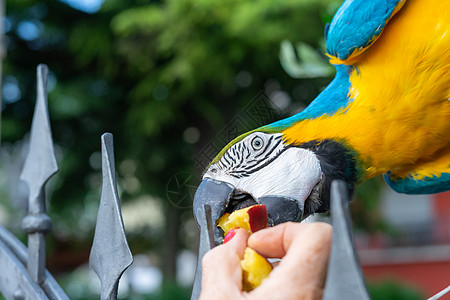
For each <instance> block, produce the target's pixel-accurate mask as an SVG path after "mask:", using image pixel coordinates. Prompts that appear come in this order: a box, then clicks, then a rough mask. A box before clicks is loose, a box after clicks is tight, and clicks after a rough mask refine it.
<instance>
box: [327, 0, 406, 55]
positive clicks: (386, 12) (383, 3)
mask: <svg viewBox="0 0 450 300" xmlns="http://www.w3.org/2000/svg"><path fill="white" fill-rule="evenodd" d="M399 2H400V0H370V1H368V0H347V1H345V2H344V3H343V4H342V5H341V7H340V8H339V9H338V11H337V12H336V14H335V16H334V18H333V20H332V21H331V25H330V29H329V31H328V36H327V39H326V41H327V52H328V54H330V55H332V56H334V57H337V58H339V59H342V60H345V59H347V58H348V57H349V56H350V55H351V54H352V53H353V51H354V50H355V49H357V48H366V47H368V46H370V44H371V43H372V42H373V40H374V38H376V37H377V36H379V35H380V34H381V32H382V30H383V28H384V26H385V25H386V23H387V22H388V21H389V18H390V17H391V15H392V13H393V11H394V10H395V7H396V6H397V4H398V3H399Z"/></svg>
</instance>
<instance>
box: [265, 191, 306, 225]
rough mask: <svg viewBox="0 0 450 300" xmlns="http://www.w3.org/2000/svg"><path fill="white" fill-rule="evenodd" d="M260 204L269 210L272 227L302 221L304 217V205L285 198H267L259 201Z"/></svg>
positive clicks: (268, 214)
mask: <svg viewBox="0 0 450 300" xmlns="http://www.w3.org/2000/svg"><path fill="white" fill-rule="evenodd" d="M258 202H259V204H264V205H265V206H266V208H267V216H268V217H269V222H272V224H269V225H272V226H275V225H278V224H281V223H284V222H289V221H293V222H295V221H300V219H301V218H302V215H303V203H302V202H299V201H297V200H295V199H292V198H289V197H283V196H265V197H261V198H259V199H258Z"/></svg>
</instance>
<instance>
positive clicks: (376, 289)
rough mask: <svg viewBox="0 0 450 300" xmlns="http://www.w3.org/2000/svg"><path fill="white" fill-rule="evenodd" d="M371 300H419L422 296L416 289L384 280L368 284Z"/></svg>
mask: <svg viewBox="0 0 450 300" xmlns="http://www.w3.org/2000/svg"><path fill="white" fill-rule="evenodd" d="M367 288H368V290H369V294H370V298H371V299H372V300H415V299H417V300H420V299H424V295H423V293H422V292H421V291H419V290H418V289H417V288H414V287H412V286H409V285H406V284H401V283H399V282H396V281H391V280H384V281H381V282H372V283H369V284H368V287H367Z"/></svg>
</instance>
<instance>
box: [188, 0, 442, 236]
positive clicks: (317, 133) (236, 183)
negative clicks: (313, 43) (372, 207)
mask: <svg viewBox="0 0 450 300" xmlns="http://www.w3.org/2000/svg"><path fill="white" fill-rule="evenodd" d="M325 39H326V49H327V56H328V57H329V60H330V63H331V64H333V65H334V66H335V68H336V71H337V72H336V76H335V78H334V79H333V80H332V81H331V83H330V84H329V85H328V86H327V88H325V89H324V90H323V91H322V92H321V93H320V94H319V95H318V96H317V98H316V99H315V100H314V101H313V102H312V103H311V104H310V105H309V106H308V107H307V108H306V109H304V110H303V111H302V112H300V113H298V114H296V115H294V116H291V117H289V118H286V119H283V120H280V121H277V122H275V123H272V124H269V125H265V126H262V127H260V128H257V129H255V130H252V131H250V132H247V133H244V134H242V135H241V136H239V137H237V138H236V139H234V140H233V141H231V142H230V143H229V144H228V145H227V146H226V147H225V148H224V149H223V150H222V151H221V152H220V153H219V154H218V155H217V156H216V157H215V158H214V160H213V161H212V162H211V163H210V165H209V166H208V167H207V169H206V171H205V173H204V175H203V179H202V182H201V184H200V186H199V187H198V189H197V192H196V195H195V199H194V214H195V216H196V218H197V222H199V218H200V217H199V215H200V214H201V213H202V207H204V205H205V204H208V205H209V206H210V207H211V216H212V220H213V222H214V221H215V220H217V219H218V218H219V217H220V216H221V215H222V214H223V213H224V212H225V211H233V210H235V209H239V208H242V207H245V206H249V205H252V204H256V203H261V204H265V205H266V206H267V211H268V215H269V219H270V220H271V224H272V225H276V224H278V223H282V222H286V221H298V220H301V219H302V218H304V217H305V216H307V215H310V214H312V213H315V212H324V211H327V210H329V193H330V184H331V182H332V181H333V180H335V179H340V180H343V181H345V183H346V185H347V186H348V190H349V191H350V192H352V191H353V190H354V186H355V185H356V184H358V183H361V182H363V181H365V180H367V179H369V178H372V177H374V176H377V175H381V174H384V175H383V176H384V179H385V181H386V182H387V184H388V185H389V186H390V187H391V188H392V189H394V190H395V191H397V192H400V193H407V194H417V193H438V192H442V191H446V190H449V189H450V1H448V0H428V1H426V0H408V1H406V0H371V1H366V0H347V1H345V2H344V3H343V4H342V6H341V7H340V8H339V10H338V11H337V13H336V14H335V16H334V17H333V19H332V22H331V24H330V25H329V26H327V27H326V28H325ZM213 224H214V223H213ZM214 236H215V238H216V239H217V238H219V233H218V232H217V230H216V231H215V233H214Z"/></svg>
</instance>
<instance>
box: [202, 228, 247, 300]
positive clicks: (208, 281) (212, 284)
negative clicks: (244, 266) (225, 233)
mask: <svg viewBox="0 0 450 300" xmlns="http://www.w3.org/2000/svg"><path fill="white" fill-rule="evenodd" d="M247 239H248V233H247V231H246V230H243V229H240V230H238V231H237V232H236V234H235V235H234V237H233V238H232V239H231V240H230V241H228V242H227V243H226V244H223V245H220V246H217V247H215V248H213V249H211V250H210V251H208V252H207V253H206V254H205V255H204V256H203V260H202V292H201V295H200V299H205V300H206V299H237V297H239V295H240V294H241V290H242V271H241V267H240V261H241V259H242V258H243V257H244V251H245V248H246V246H247Z"/></svg>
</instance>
